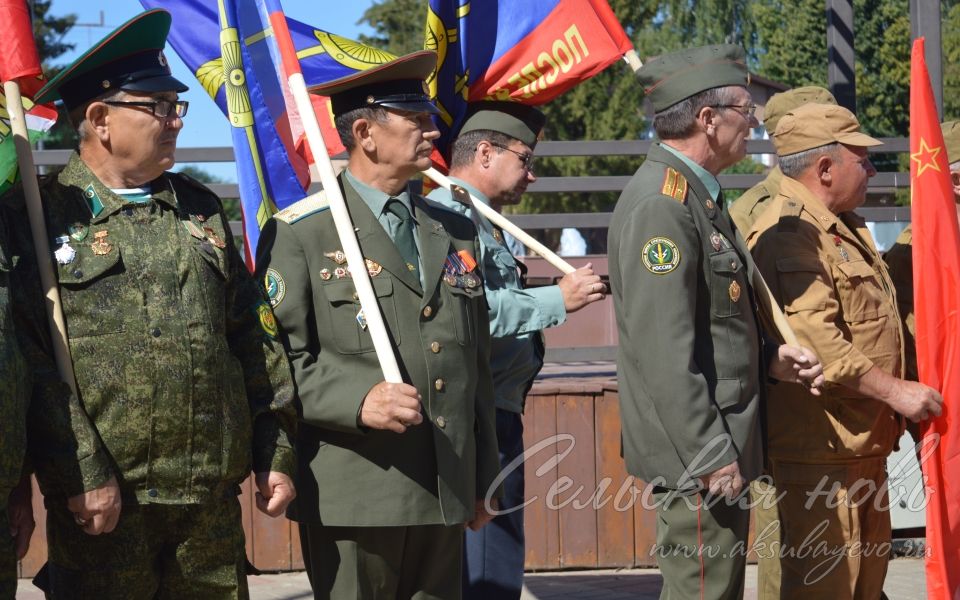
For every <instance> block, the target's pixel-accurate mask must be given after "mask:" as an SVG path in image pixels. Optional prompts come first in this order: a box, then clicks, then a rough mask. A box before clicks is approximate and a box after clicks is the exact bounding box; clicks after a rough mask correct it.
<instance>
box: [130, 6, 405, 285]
mask: <svg viewBox="0 0 960 600" xmlns="http://www.w3.org/2000/svg"><path fill="white" fill-rule="evenodd" d="M141 4H143V6H144V7H146V8H163V9H165V10H167V11H169V12H170V13H171V15H172V16H173V27H172V28H171V30H170V36H169V38H168V39H169V41H170V45H171V46H172V47H173V48H174V50H175V51H176V52H177V54H179V55H180V58H181V59H183V62H184V63H186V65H187V66H188V67H189V68H190V69H191V70H192V71H193V72H194V75H195V76H196V77H197V79H198V81H199V82H200V84H201V85H202V86H203V88H204V89H205V90H206V92H207V93H208V94H209V95H210V97H211V98H213V100H214V101H215V102H216V103H217V106H219V107H220V109H221V110H222V111H223V113H224V114H225V115H226V116H227V118H228V119H229V121H230V124H231V125H232V126H233V146H234V153H235V155H236V163H237V179H238V183H239V185H240V201H241V206H242V208H243V221H244V237H245V242H246V243H245V245H244V247H245V249H246V259H247V265H248V266H249V267H250V268H251V269H252V268H253V257H254V256H255V255H256V252H255V250H256V246H257V241H258V240H259V238H260V229H261V228H262V227H263V225H264V223H266V221H267V219H269V218H270V216H271V215H273V214H274V213H275V212H276V211H277V210H281V209H283V208H285V207H286V206H289V205H290V204H292V203H294V202H296V201H298V200H300V199H302V198H303V197H304V196H306V190H307V188H308V187H309V184H310V172H309V166H310V163H311V162H312V157H311V156H310V155H309V152H308V151H307V148H306V144H305V140H304V134H303V128H302V126H301V124H300V118H299V115H298V114H297V111H296V108H295V105H294V102H293V99H292V97H291V95H290V92H289V90H288V89H287V85H286V74H285V73H286V71H285V69H284V60H283V58H282V57H281V55H280V52H279V48H278V45H277V40H276V38H275V36H274V34H273V24H272V23H271V18H275V17H276V15H278V14H279V15H280V18H282V13H280V12H279V9H278V8H277V7H274V6H273V5H272V4H271V5H269V6H268V5H267V4H265V3H263V2H259V1H255V0H222V1H220V2H217V3H213V2H207V1H204V0H141ZM274 9H276V10H274ZM286 26H287V28H288V29H289V32H290V36H291V38H292V39H293V43H294V47H295V50H296V56H297V59H299V63H300V67H301V68H302V70H303V75H304V78H305V79H306V81H307V83H308V84H316V83H322V82H325V81H330V80H332V79H337V78H339V77H344V76H346V75H350V74H352V73H354V72H356V71H358V70H363V69H367V68H369V67H371V66H374V65H378V64H382V63H384V62H386V61H388V60H391V59H392V58H393V56H392V55H391V54H388V53H386V52H383V51H380V50H377V49H374V48H370V47H368V46H364V45H363V44H359V43H357V42H354V41H352V40H349V39H346V38H343V37H340V36H338V35H335V34H333V33H329V32H327V31H324V30H322V29H317V28H315V27H311V26H310V25H306V24H304V23H301V22H299V21H295V20H293V19H286ZM287 62H288V64H289V61H287ZM313 101H314V108H315V110H316V112H317V115H318V117H319V122H320V126H321V129H322V130H323V132H324V140H325V141H326V142H327V152H328V153H330V154H332V155H335V154H339V153H340V152H342V151H343V146H341V145H340V138H339V136H337V135H336V132H335V129H334V127H333V119H332V115H331V113H330V109H329V105H328V103H327V102H325V100H324V99H322V98H314V99H313Z"/></svg>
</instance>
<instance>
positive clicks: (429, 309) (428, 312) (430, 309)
mask: <svg viewBox="0 0 960 600" xmlns="http://www.w3.org/2000/svg"><path fill="white" fill-rule="evenodd" d="M432 314H433V307H432V306H428V307H426V308H424V309H423V316H424V318H427V319H429V318H430V315H432Z"/></svg>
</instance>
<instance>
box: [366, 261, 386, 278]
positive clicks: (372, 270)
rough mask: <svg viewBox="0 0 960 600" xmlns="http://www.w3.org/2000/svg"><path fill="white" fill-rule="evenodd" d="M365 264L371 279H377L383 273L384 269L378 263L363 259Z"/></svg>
mask: <svg viewBox="0 0 960 600" xmlns="http://www.w3.org/2000/svg"><path fill="white" fill-rule="evenodd" d="M363 262H364V264H366V265H367V274H369V275H370V277H376V276H377V275H379V274H380V272H381V271H383V267H382V266H380V264H379V263H378V262H376V261H373V260H370V259H369V258H365V259H363Z"/></svg>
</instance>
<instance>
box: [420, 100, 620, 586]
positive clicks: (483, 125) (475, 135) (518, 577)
mask: <svg viewBox="0 0 960 600" xmlns="http://www.w3.org/2000/svg"><path fill="white" fill-rule="evenodd" d="M544 122H545V118H544V116H543V113H541V112H540V111H539V110H537V109H536V108H534V107H532V106H525V105H523V104H519V103H517V102H491V101H487V102H477V103H474V104H472V105H470V107H469V108H468V114H467V118H466V120H465V121H464V123H463V126H462V127H461V128H460V132H459V133H458V134H457V139H455V140H454V141H453V147H452V149H451V151H450V179H451V181H453V182H454V183H455V184H456V185H454V186H453V187H452V188H451V189H450V190H447V189H445V188H440V189H437V190H434V191H433V192H432V193H431V194H430V197H429V198H430V199H431V200H434V201H436V202H439V203H440V204H442V205H443V206H446V207H447V208H449V209H451V210H454V211H456V212H458V213H460V214H462V215H464V216H466V217H468V218H470V219H472V220H473V221H474V223H476V225H477V230H478V232H479V235H480V245H481V251H482V254H481V257H480V261H479V262H480V267H481V269H482V271H483V283H484V290H485V293H486V295H487V305H488V306H489V307H490V309H489V314H490V336H491V345H490V367H491V371H492V372H493V391H494V397H495V401H496V407H497V443H498V445H499V450H500V466H501V467H502V468H503V469H505V471H504V472H503V473H504V479H503V488H504V496H503V499H502V500H501V503H500V508H501V510H502V511H503V513H502V514H500V515H498V516H497V517H496V518H495V519H494V520H493V522H492V523H490V525H489V526H487V527H484V528H483V529H481V530H480V531H467V534H466V544H465V546H464V548H465V553H466V554H465V561H464V578H463V582H464V598H466V599H468V600H471V599H476V600H487V599H488V598H498V599H500V600H510V599H512V598H520V594H521V591H522V588H523V565H524V558H525V556H524V532H523V494H524V481H523V465H522V464H521V465H519V466H517V465H516V464H513V465H511V463H514V461H515V459H517V458H518V457H520V456H521V455H522V454H523V421H522V420H521V418H520V415H521V414H522V413H523V407H524V401H525V396H526V394H527V391H529V389H530V386H531V385H533V379H534V377H536V376H537V373H538V372H539V371H540V367H542V366H543V341H542V336H541V333H540V332H541V330H542V329H545V328H547V327H554V326H557V325H560V324H561V323H563V322H564V321H566V319H567V313H572V312H575V311H577V310H580V309H581V308H583V307H585V306H587V305H588V304H590V303H591V302H596V301H597V300H601V299H603V291H604V285H603V284H602V283H601V282H600V277H598V276H597V275H596V274H594V272H593V268H592V266H591V265H589V264H588V265H586V266H583V267H581V268H579V269H577V270H576V271H573V272H571V273H568V274H566V275H564V276H563V277H562V278H561V279H560V281H559V282H558V284H557V285H551V286H544V287H538V288H528V289H525V288H524V283H523V277H522V273H523V271H522V269H524V270H525V269H526V267H525V266H523V263H522V262H520V261H517V260H516V259H514V257H513V255H511V254H510V250H509V248H508V247H507V245H506V243H505V241H504V237H503V232H502V231H500V228H498V227H496V226H495V225H493V224H492V223H491V222H490V221H489V220H488V219H487V218H486V217H484V216H483V215H481V214H480V213H478V212H477V211H476V210H474V208H473V206H472V205H471V204H470V200H469V198H468V197H467V190H469V194H470V195H472V196H473V197H474V198H475V199H477V200H478V201H480V202H485V203H488V204H489V205H491V206H492V207H493V208H495V209H497V210H500V208H501V207H502V206H505V205H511V204H516V203H518V202H520V197H521V196H522V195H523V192H524V190H526V188H527V184H528V183H532V182H534V181H536V177H535V176H534V174H533V152H534V149H535V148H536V146H537V138H538V137H539V136H540V132H541V131H542V129H543V125H544Z"/></svg>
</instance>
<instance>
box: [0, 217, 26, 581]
mask: <svg viewBox="0 0 960 600" xmlns="http://www.w3.org/2000/svg"><path fill="white" fill-rule="evenodd" d="M5 238H6V231H5V228H4V223H3V222H2V221H0V381H2V382H3V384H2V385H0V600H13V597H14V595H15V594H16V591H17V559H19V558H23V556H24V555H25V554H26V553H27V546H28V545H29V543H30V536H31V535H32V534H33V508H32V506H31V497H30V496H31V488H30V479H29V477H26V476H24V473H23V471H24V468H23V455H24V450H25V449H26V443H27V435H26V418H27V406H28V405H29V398H30V388H29V385H28V382H29V379H28V376H27V368H26V363H25V362H24V359H23V355H22V354H21V352H20V347H19V346H18V345H17V341H16V337H15V336H14V326H13V313H12V311H11V306H10V268H11V267H12V264H11V261H10V257H9V255H8V254H7V250H6V243H5Z"/></svg>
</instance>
